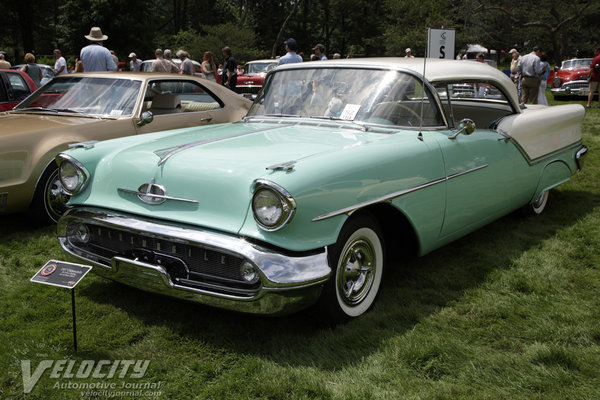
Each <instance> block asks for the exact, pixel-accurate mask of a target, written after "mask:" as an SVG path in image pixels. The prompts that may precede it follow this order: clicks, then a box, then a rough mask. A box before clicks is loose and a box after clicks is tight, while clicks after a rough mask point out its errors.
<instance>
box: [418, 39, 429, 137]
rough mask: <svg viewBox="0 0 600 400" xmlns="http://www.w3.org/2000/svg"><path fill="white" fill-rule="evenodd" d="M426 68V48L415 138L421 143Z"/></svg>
mask: <svg viewBox="0 0 600 400" xmlns="http://www.w3.org/2000/svg"><path fill="white" fill-rule="evenodd" d="M426 66H427V48H426V49H425V56H424V57H423V81H422V85H421V119H420V120H419V134H418V135H417V138H418V139H419V140H420V141H421V142H422V141H423V132H422V130H423V107H424V104H423V103H424V101H425V68H426Z"/></svg>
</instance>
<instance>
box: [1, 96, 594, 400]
mask: <svg viewBox="0 0 600 400" xmlns="http://www.w3.org/2000/svg"><path fill="white" fill-rule="evenodd" d="M571 102H574V103H580V104H584V102H583V101H571ZM552 103H553V104H554V102H552ZM563 103H566V102H564V101H563V102H560V104H563ZM595 105H596V103H594V106H595ZM584 142H585V144H586V145H587V146H588V147H589V148H590V154H589V157H588V158H587V161H586V165H585V168H584V170H582V171H580V172H579V173H577V174H576V175H575V176H574V177H573V179H572V180H571V181H570V182H569V183H567V184H565V185H562V186H560V188H558V189H557V190H553V191H552V193H551V195H550V199H549V204H548V207H547V209H546V211H545V212H544V214H542V215H541V216H538V217H522V216H520V215H517V214H513V215H509V216H507V217H505V218H502V219H501V220H498V221H496V222H495V223H493V224H491V225H489V226H487V227H485V228H483V229H481V230H479V231H477V232H475V233H473V234H471V235H469V236H467V237H465V238H463V239H462V240H460V241H458V242H455V243H453V244H450V245H448V246H446V247H444V248H442V249H440V250H438V251H436V252H434V253H432V254H429V255H427V256H426V257H424V258H421V259H415V260H413V261H410V262H408V263H406V264H404V265H395V266H394V268H392V269H391V270H390V271H389V273H388V274H387V280H386V283H385V285H384V288H383V291H382V293H381V296H380V298H379V300H378V303H377V305H376V307H375V308H374V310H373V311H372V312H371V313H369V314H368V315H365V316H364V317H362V318H360V319H359V320H357V321H353V322H351V323H348V324H346V325H342V326H338V327H336V328H323V327H320V326H318V325H316V324H315V323H313V318H312V315H311V313H310V312H304V313H300V314H296V315H292V316H289V317H285V318H258V317H252V316H244V315H238V314H233V313H227V312H223V311H219V310H214V309H210V308H206V307H201V306H197V305H195V304H191V303H186V302H182V301H177V300H173V299H170V298H165V297H160V296H156V295H152V294H148V293H145V292H141V291H137V290H134V289H130V288H127V287H124V286H121V285H119V284H116V283H112V282H110V281H106V280H103V279H101V278H97V277H95V276H91V275H90V276H88V277H86V278H85V279H84V280H83V282H82V283H81V284H80V286H78V287H77V289H76V290H77V291H76V295H77V307H78V308H77V317H78V321H77V323H78V324H77V326H78V335H79V352H78V353H77V354H75V353H74V352H73V348H72V332H71V303H70V295H69V293H68V291H67V290H63V289H58V288H53V287H50V286H43V285H39V284H34V283H30V282H29V279H30V278H31V277H32V276H33V275H34V273H35V272H36V271H37V270H38V269H39V268H40V267H41V266H42V265H43V264H44V263H45V262H46V261H47V260H48V259H51V258H57V259H60V258H62V254H61V251H60V250H59V246H58V244H57V242H56V239H55V230H54V228H52V227H47V228H42V229H39V228H35V227H32V226H28V225H26V224H25V223H24V217H23V216H11V217H4V218H2V220H1V221H0V398H23V397H25V398H31V399H65V398H80V397H81V394H80V391H78V390H68V389H66V390H61V389H55V388H54V385H55V384H56V383H57V382H64V381H65V380H64V379H53V378H51V377H50V372H49V371H48V372H46V373H45V374H44V375H43V377H42V379H41V380H40V382H39V383H38V384H37V386H35V388H34V389H33V391H32V392H31V394H29V395H27V396H25V395H24V394H23V381H22V372H21V360H31V362H32V365H33V367H35V366H36V365H37V364H38V363H39V362H40V361H41V360H44V359H48V360H62V359H74V360H77V361H78V362H80V361H81V360H86V359H89V360H103V359H105V360H123V359H132V360H138V359H148V360H150V367H149V370H148V372H147V374H146V376H145V377H144V378H142V379H140V381H143V382H154V383H158V382H162V386H161V389H160V391H161V396H160V397H158V398H172V399H191V398H199V399H204V398H207V399H237V398H242V399H254V398H264V399H280V398H283V399H302V398H316V399H327V398H336V399H361V400H362V399H372V398H375V399H392V398H399V399H457V398H463V399H561V400H562V399H596V398H599V397H600V373H599V372H598V371H599V370H600V368H599V366H600V323H599V321H600V256H599V251H598V250H599V249H598V243H599V239H600V110H598V108H593V109H591V110H589V111H588V112H587V116H586V120H585V123H584ZM75 381H77V380H76V379H75ZM79 381H80V382H84V381H86V382H91V381H93V380H92V379H91V378H90V379H87V380H79ZM104 381H105V382H117V383H119V384H120V382H121V381H122V379H117V378H113V379H105V380H104ZM129 381H132V380H129ZM98 398H102V396H98Z"/></svg>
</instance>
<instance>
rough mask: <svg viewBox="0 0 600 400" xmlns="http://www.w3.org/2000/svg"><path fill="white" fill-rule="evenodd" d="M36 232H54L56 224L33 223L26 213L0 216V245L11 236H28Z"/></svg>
mask: <svg viewBox="0 0 600 400" xmlns="http://www.w3.org/2000/svg"><path fill="white" fill-rule="evenodd" d="M36 230H39V231H43V232H46V231H54V232H56V224H42V223H40V222H36V221H33V220H32V218H31V217H30V216H29V215H28V214H26V213H19V214H10V215H0V243H2V242H3V241H4V240H6V239H7V238H8V237H11V236H13V237H14V236H19V235H21V234H22V235H24V236H30V235H31V233H32V232H34V231H36Z"/></svg>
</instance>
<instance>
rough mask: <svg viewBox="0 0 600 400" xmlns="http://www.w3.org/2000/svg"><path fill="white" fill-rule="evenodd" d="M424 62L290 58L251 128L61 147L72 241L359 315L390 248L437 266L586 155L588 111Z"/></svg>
mask: <svg viewBox="0 0 600 400" xmlns="http://www.w3.org/2000/svg"><path fill="white" fill-rule="evenodd" d="M423 68H424V62H423V59H420V60H419V59H404V58H402V59H394V58H388V59H353V60H331V61H322V62H318V63H303V64H290V65H285V66H280V67H277V68H276V69H275V70H273V71H271V72H270V73H269V75H268V76H267V78H266V81H265V86H264V88H263V90H262V92H260V94H259V96H258V97H257V99H256V100H255V102H254V104H253V105H252V107H251V109H250V111H249V112H248V114H247V116H246V117H244V119H243V120H242V121H239V122H236V123H229V124H221V125H213V126H206V127H195V128H185V129H179V130H175V131H165V132H157V133H151V134H147V135H144V136H141V137H126V138H121V139H115V140H109V141H105V142H100V143H92V144H82V145H81V146H80V147H79V148H74V149H72V150H69V151H67V152H64V153H62V154H60V155H59V156H58V157H57V163H58V165H59V170H60V179H61V181H62V185H63V187H64V188H66V190H68V192H69V194H70V195H71V200H70V202H69V206H70V209H69V210H68V211H67V213H66V214H65V215H64V216H63V217H62V218H61V219H60V221H59V224H58V237H59V241H60V244H61V246H62V247H63V249H64V250H65V251H66V253H68V255H70V256H72V257H73V258H74V259H75V260H77V261H78V262H84V263H89V264H92V265H93V266H94V268H93V272H95V273H97V274H100V275H102V276H105V277H107V278H110V279H113V280H115V281H118V282H122V283H124V284H127V285H130V286H134V287H137V288H141V289H144V290H148V291H151V292H155V293H161V294H165V295H169V296H174V297H178V298H182V299H188V300H193V301H198V302H200V303H204V304H208V305H212V306H216V307H222V308H226V309H230V310H237V311H242V312H248V313H256V314H285V313H291V312H294V311H296V310H299V309H302V308H304V307H308V306H310V305H316V306H317V308H318V309H319V310H320V311H321V312H323V313H324V314H325V315H326V316H328V317H330V318H331V319H333V320H335V321H341V320H347V319H351V318H355V317H358V316H360V315H361V314H363V313H365V312H367V311H368V310H369V309H370V308H371V306H372V305H373V303H374V301H375V299H376V297H377V294H378V292H379V290H380V287H381V280H382V274H383V271H384V269H385V268H387V267H389V264H387V263H386V259H388V256H389V255H390V254H391V253H392V252H394V251H401V252H404V253H409V252H410V253H412V254H414V255H417V256H422V255H424V254H427V253H429V252H431V251H432V250H434V249H436V248H439V247H440V246H443V245H445V244H447V243H449V242H451V241H453V240H456V239H458V238H460V237H462V236H464V235H466V234H468V233H469V232H472V231H474V230H476V229H478V228H480V227H482V226H484V225H485V224H488V223H490V222H491V221H493V220H495V219H497V218H499V217H502V216H504V215H506V214H508V213H510V212H512V211H514V210H516V209H519V208H527V209H529V210H530V211H531V213H532V214H536V213H541V212H542V211H543V209H544V207H545V206H546V202H547V200H548V194H549V192H550V190H551V189H552V188H554V187H556V186H557V185H560V184H561V183H564V182H566V181H568V180H569V179H570V177H571V176H572V175H573V174H574V173H576V172H577V170H578V169H579V168H581V166H582V163H583V160H584V157H585V155H586V153H587V148H586V147H585V146H584V145H583V144H582V141H581V122H582V120H583V118H584V114H585V113H584V109H583V107H581V106H580V105H561V106H556V107H546V106H524V105H520V104H519V103H518V97H517V91H516V89H515V86H514V84H513V83H512V82H511V80H510V79H509V78H508V77H507V76H506V75H504V74H503V73H501V72H499V71H498V70H496V69H494V68H492V67H489V66H487V65H485V64H480V63H470V62H462V61H446V60H427V63H426V72H425V73H423ZM467 89H468V90H467Z"/></svg>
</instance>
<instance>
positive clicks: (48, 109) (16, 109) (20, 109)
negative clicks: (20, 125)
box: [13, 107, 58, 113]
mask: <svg viewBox="0 0 600 400" xmlns="http://www.w3.org/2000/svg"><path fill="white" fill-rule="evenodd" d="M13 111H50V112H54V113H57V112H58V111H57V110H55V109H53V108H45V107H25V108H15V109H14V110H13Z"/></svg>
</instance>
